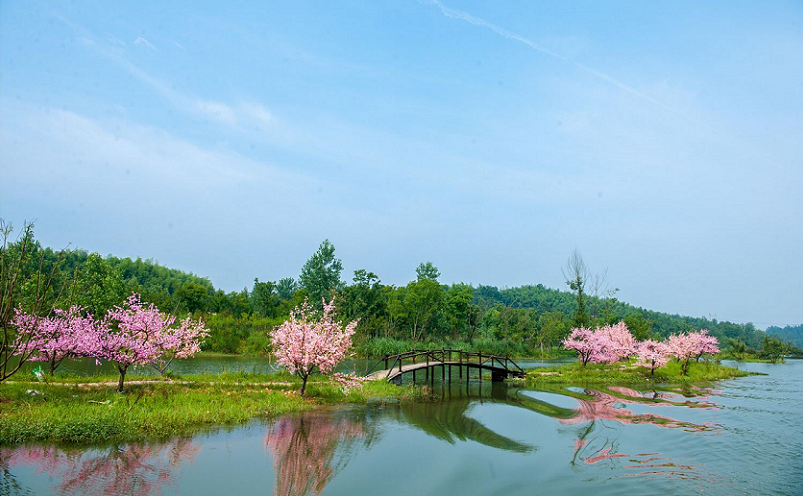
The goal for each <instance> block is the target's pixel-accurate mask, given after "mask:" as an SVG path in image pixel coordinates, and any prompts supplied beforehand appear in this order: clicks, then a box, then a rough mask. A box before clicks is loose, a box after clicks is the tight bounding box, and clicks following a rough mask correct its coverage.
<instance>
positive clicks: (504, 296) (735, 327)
mask: <svg viewBox="0 0 803 496" xmlns="http://www.w3.org/2000/svg"><path fill="white" fill-rule="evenodd" d="M474 295H475V299H476V300H477V301H480V302H481V301H482V300H483V299H487V300H490V301H494V302H498V303H502V304H503V305H506V306H512V307H521V308H535V309H536V310H537V311H538V312H550V311H558V312H563V313H565V314H567V315H571V313H572V312H573V311H574V308H575V299H574V295H573V294H572V293H570V292H568V291H560V290H557V289H552V288H547V287H545V286H543V285H541V284H538V285H535V286H530V285H528V286H521V287H516V288H508V289H502V290H499V289H497V288H495V287H493V286H480V287H479V288H477V289H476V290H475V291H474ZM589 300H590V302H589V304H588V307H589V311H590V312H593V313H596V314H597V315H599V316H603V315H605V313H606V312H608V314H610V315H611V316H614V317H615V318H617V319H625V318H627V317H629V316H636V315H639V314H640V315H641V316H642V317H643V318H644V319H646V320H648V321H652V323H653V327H652V330H653V333H654V334H656V335H657V336H660V337H667V336H669V335H670V334H676V333H679V332H684V331H689V330H698V329H708V330H710V331H711V334H712V335H714V336H716V337H717V338H718V339H719V340H720V342H722V343H723V344H724V343H727V342H728V340H729V339H741V340H742V341H744V342H745V344H747V346H749V347H752V348H758V347H760V346H761V342H762V341H763V339H764V335H765V334H764V332H763V331H761V330H760V329H757V328H756V327H755V326H754V325H753V324H750V323H748V324H736V323H733V322H728V321H718V320H716V319H713V320H710V319H707V318H705V317H688V316H683V315H677V314H667V313H663V312H656V311H653V310H646V309H644V308H641V307H636V306H633V305H631V304H629V303H625V302H622V301H618V300H616V299H609V300H605V299H602V298H600V299H595V298H593V297H591V298H589Z"/></svg>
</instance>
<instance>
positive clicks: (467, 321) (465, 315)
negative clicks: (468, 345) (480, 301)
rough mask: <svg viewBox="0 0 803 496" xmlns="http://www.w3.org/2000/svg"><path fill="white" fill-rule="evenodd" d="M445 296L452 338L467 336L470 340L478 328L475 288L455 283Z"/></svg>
mask: <svg viewBox="0 0 803 496" xmlns="http://www.w3.org/2000/svg"><path fill="white" fill-rule="evenodd" d="M444 297H445V307H446V319H447V322H448V323H449V329H450V333H451V338H452V339H458V338H459V337H466V338H467V339H468V340H469V341H470V340H471V339H472V337H473V336H472V335H473V331H474V329H476V316H477V313H478V312H477V310H479V307H477V305H474V304H473V303H472V301H474V288H473V287H471V286H470V285H468V284H462V283H461V284H453V285H452V286H450V287H449V289H447V290H446V294H445V295H444ZM475 307H476V308H475ZM472 324H473V327H472Z"/></svg>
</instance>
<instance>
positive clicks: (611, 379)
mask: <svg viewBox="0 0 803 496" xmlns="http://www.w3.org/2000/svg"><path fill="white" fill-rule="evenodd" d="M748 375H760V374H757V373H755V372H746V371H744V370H739V369H735V368H733V367H726V366H723V365H720V364H718V363H715V362H699V363H698V362H692V363H690V364H689V369H688V371H687V374H686V375H681V366H680V363H677V362H670V363H669V364H667V365H666V366H665V367H662V368H660V369H657V370H656V371H655V375H650V371H649V370H648V369H647V368H646V367H639V366H637V365H635V364H634V363H624V364H623V363H617V364H611V365H609V364H588V365H586V366H585V367H583V366H582V365H581V364H580V363H579V362H575V363H570V364H566V365H560V366H557V367H544V368H537V369H533V370H529V371H528V372H527V377H526V378H525V379H524V381H525V382H526V383H527V384H533V385H535V384H574V385H587V384H604V385H621V386H624V385H636V384H685V383H696V382H711V381H717V380H721V379H732V378H734V377H744V376H748Z"/></svg>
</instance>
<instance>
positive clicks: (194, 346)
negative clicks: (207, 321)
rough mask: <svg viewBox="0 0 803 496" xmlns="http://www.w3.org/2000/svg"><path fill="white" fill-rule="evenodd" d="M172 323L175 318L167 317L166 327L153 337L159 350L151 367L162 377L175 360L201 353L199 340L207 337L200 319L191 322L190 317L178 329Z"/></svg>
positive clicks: (207, 331) (206, 330) (207, 332)
mask: <svg viewBox="0 0 803 496" xmlns="http://www.w3.org/2000/svg"><path fill="white" fill-rule="evenodd" d="M173 321H175V317H170V316H168V319H167V320H166V321H165V323H166V324H167V325H166V326H165V327H163V328H162V330H161V332H157V333H156V334H155V335H154V336H153V342H154V344H155V345H156V347H157V348H158V349H159V350H160V354H159V356H158V358H156V359H155V360H154V361H152V362H151V365H152V366H153V367H154V368H155V369H156V370H158V371H159V373H160V374H162V375H164V374H165V372H166V371H167V369H168V367H170V364H171V363H172V362H173V360H175V359H176V358H178V359H183V358H190V357H193V356H195V354H196V353H198V352H199V351H201V340H203V339H204V338H205V337H207V336H209V330H208V329H206V327H205V326H204V323H203V321H202V320H201V319H198V320H192V318H191V317H187V318H186V319H184V320H183V321H181V324H180V325H179V326H178V327H175V326H173ZM168 322H169V323H168Z"/></svg>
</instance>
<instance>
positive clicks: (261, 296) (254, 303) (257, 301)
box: [251, 278, 281, 317]
mask: <svg viewBox="0 0 803 496" xmlns="http://www.w3.org/2000/svg"><path fill="white" fill-rule="evenodd" d="M280 303H281V302H280V300H279V295H278V294H277V293H276V283H274V282H271V281H268V282H259V279H256V278H255V279H254V289H253V290H252V291H251V308H252V309H253V310H254V312H255V313H256V314H257V315H259V316H261V317H276V316H278V309H279V304H280Z"/></svg>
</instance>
